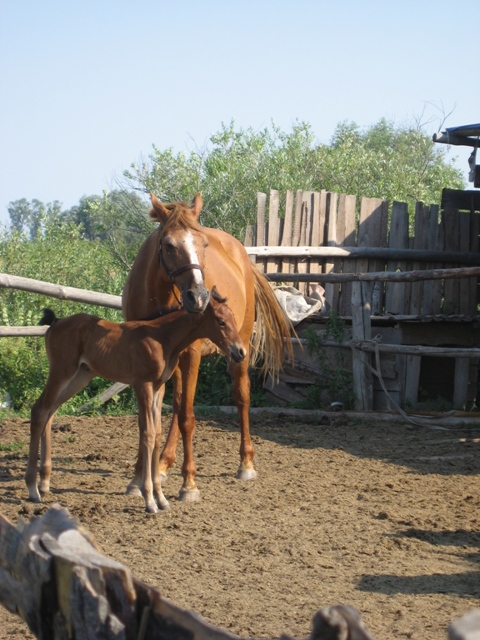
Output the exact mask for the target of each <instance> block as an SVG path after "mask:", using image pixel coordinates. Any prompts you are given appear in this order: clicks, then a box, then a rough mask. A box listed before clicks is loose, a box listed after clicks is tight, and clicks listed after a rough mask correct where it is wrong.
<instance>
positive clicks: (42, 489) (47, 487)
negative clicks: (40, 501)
mask: <svg viewBox="0 0 480 640" xmlns="http://www.w3.org/2000/svg"><path fill="white" fill-rule="evenodd" d="M38 489H39V491H40V493H41V494H45V493H50V483H48V484H42V483H40V484H39V486H38Z"/></svg>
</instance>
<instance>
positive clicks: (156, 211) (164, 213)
mask: <svg viewBox="0 0 480 640" xmlns="http://www.w3.org/2000/svg"><path fill="white" fill-rule="evenodd" d="M150 198H151V200H152V208H151V209H150V212H149V216H150V218H151V219H152V220H155V222H165V221H166V219H167V218H168V216H169V215H170V212H169V210H168V209H167V207H165V206H164V205H163V204H162V203H161V202H160V200H159V199H158V198H157V196H156V195H155V194H154V193H151V194H150Z"/></svg>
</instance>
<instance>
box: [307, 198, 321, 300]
mask: <svg viewBox="0 0 480 640" xmlns="http://www.w3.org/2000/svg"><path fill="white" fill-rule="evenodd" d="M311 203H312V214H311V221H312V229H311V236H310V246H311V247H318V246H320V193H318V192H317V191H316V192H314V193H313V194H312V200H311ZM309 268H310V273H321V266H320V260H319V259H318V257H312V258H310V266H309ZM307 293H308V294H309V295H310V293H311V286H309V287H308V291H307Z"/></svg>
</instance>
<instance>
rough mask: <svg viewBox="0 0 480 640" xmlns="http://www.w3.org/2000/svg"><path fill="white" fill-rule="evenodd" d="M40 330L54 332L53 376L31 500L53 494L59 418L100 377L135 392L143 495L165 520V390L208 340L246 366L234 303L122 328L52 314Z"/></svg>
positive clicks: (39, 415)
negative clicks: (181, 362)
mask: <svg viewBox="0 0 480 640" xmlns="http://www.w3.org/2000/svg"><path fill="white" fill-rule="evenodd" d="M40 324H49V325H51V326H50V328H49V329H48V331H47V333H46V334H45V346H46V350H47V356H48V361H49V365H50V369H49V374H48V380H47V384H46V386H45V389H44V390H43V392H42V394H41V395H40V397H39V399H38V400H37V401H36V402H35V404H34V405H33V407H32V412H31V424H30V450H29V456H28V465H27V470H26V473H25V482H26V484H27V487H28V495H29V499H30V500H32V501H33V502H40V501H41V498H40V493H46V492H48V491H49V489H50V475H51V471H52V461H51V442H50V440H51V426H52V420H53V416H54V414H55V412H56V411H57V409H58V408H59V407H60V406H61V405H62V404H63V403H64V402H66V401H67V400H68V399H69V398H71V397H72V396H74V395H75V394H76V393H77V392H78V391H80V390H81V389H83V388H84V387H85V386H86V385H87V384H88V383H89V382H90V380H92V379H93V378H94V377H95V376H97V375H98V376H101V377H103V378H107V379H108V380H113V381H115V382H123V383H125V384H129V385H131V386H132V388H133V390H134V391H135V395H136V397H137V402H138V427H139V432H140V458H141V462H140V465H141V481H140V490H141V492H142V495H143V497H144V499H145V504H146V510H147V511H148V512H149V513H157V512H158V508H160V509H169V503H168V501H167V499H166V498H165V496H164V495H163V492H162V487H161V483H160V473H159V457H160V440H161V421H160V417H161V409H162V401H163V395H164V391H165V383H166V381H167V380H168V379H169V378H170V376H171V375H172V373H173V371H174V369H175V367H176V366H177V363H178V359H179V356H180V353H181V352H182V351H183V350H184V349H185V348H186V347H188V346H189V345H190V344H191V343H192V342H194V341H195V340H198V339H204V338H208V339H209V340H211V342H213V343H214V344H215V345H216V346H217V347H218V348H219V349H220V351H221V352H222V353H223V354H224V355H226V356H227V357H228V358H230V359H231V360H232V361H233V362H235V363H239V362H241V361H242V360H244V359H245V357H246V355H247V350H246V348H245V345H244V343H243V341H242V339H241V337H240V335H239V333H238V329H237V325H236V323H235V318H234V316H233V312H232V310H231V309H230V307H229V306H228V305H227V304H226V298H222V297H221V296H220V295H219V293H218V291H217V290H216V288H215V287H213V288H212V291H211V295H210V302H209V304H208V305H207V306H206V308H205V311H204V312H203V313H194V314H191V313H187V312H186V311H185V310H181V309H178V308H177V310H174V311H170V312H168V313H167V314H166V315H161V316H159V317H156V318H154V319H151V320H138V321H135V320H134V321H130V322H122V323H117V322H110V321H108V320H101V319H99V318H97V317H95V316H92V315H89V314H86V313H79V314H77V315H74V316H70V317H68V318H56V317H55V314H54V313H53V311H50V310H48V309H46V310H45V312H44V317H43V318H42V320H41V321H40ZM40 442H41V456H40V485H39V487H38V488H37V460H38V449H39V444H40ZM39 489H40V492H39Z"/></svg>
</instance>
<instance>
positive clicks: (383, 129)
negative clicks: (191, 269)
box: [125, 119, 464, 240]
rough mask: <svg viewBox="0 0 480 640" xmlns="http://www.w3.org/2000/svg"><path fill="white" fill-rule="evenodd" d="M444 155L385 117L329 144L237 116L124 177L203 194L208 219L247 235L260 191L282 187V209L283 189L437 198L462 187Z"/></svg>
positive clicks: (296, 129)
mask: <svg viewBox="0 0 480 640" xmlns="http://www.w3.org/2000/svg"><path fill="white" fill-rule="evenodd" d="M446 153H447V150H446V149H445V148H442V147H441V146H440V145H435V144H434V143H433V141H432V139H431V134H430V133H429V132H428V133H427V132H425V131H424V130H423V129H422V127H421V126H420V125H404V126H395V125H394V124H393V123H391V122H388V121H387V120H385V119H382V120H380V121H379V122H378V123H376V124H375V125H373V126H372V127H370V128H368V129H366V130H365V131H362V130H361V129H360V128H359V127H358V126H357V125H356V124H355V123H348V122H345V123H340V124H339V125H338V126H337V128H336V130H335V132H334V135H333V137H332V140H331V143H330V144H329V145H325V144H321V143H319V142H317V141H315V138H314V135H313V132H312V129H311V126H310V125H309V124H308V123H305V122H296V123H295V124H294V125H293V127H292V130H291V131H290V132H284V131H281V130H280V129H279V128H278V127H276V126H275V125H274V124H272V126H271V127H270V128H265V129H262V130H261V131H254V130H253V129H251V128H249V129H239V130H236V129H235V126H234V122H233V121H232V122H231V123H230V124H229V125H225V124H223V125H222V128H221V129H220V131H219V132H218V133H215V134H214V135H212V137H211V138H210V141H209V144H208V145H207V147H206V148H205V149H204V150H202V151H192V152H190V153H189V154H186V153H177V154H176V153H174V151H173V150H172V149H167V150H164V151H161V150H160V149H158V148H157V147H155V146H154V147H153V153H152V154H151V155H150V158H149V162H144V163H142V164H141V165H137V164H132V165H131V168H130V170H129V171H126V172H125V178H126V179H127V180H128V181H129V184H130V186H132V185H135V186H136V187H137V188H141V189H143V190H145V191H146V192H150V191H153V192H154V193H155V194H156V195H157V196H158V197H159V198H160V199H161V200H163V201H165V202H171V201H175V200H185V199H187V198H191V197H192V196H193V195H194V194H195V193H196V192H197V191H201V192H202V194H203V200H204V210H203V213H202V222H203V224H204V225H206V226H211V227H217V228H221V229H223V230H225V231H227V232H229V233H231V234H232V235H234V236H236V237H237V238H239V239H240V240H243V238H244V234H245V228H246V226H247V224H252V223H254V219H255V214H256V193H257V192H258V191H262V192H265V193H268V192H269V191H270V189H277V190H278V191H280V195H281V197H280V203H281V206H282V205H283V203H284V201H285V192H286V191H287V190H296V189H303V190H312V191H320V190H322V189H326V190H328V191H335V192H338V193H346V194H352V195H355V196H357V198H358V199H359V200H360V198H361V197H364V196H365V197H379V198H382V199H385V200H389V201H393V200H397V201H400V202H407V203H409V204H413V203H414V202H415V201H416V200H421V201H423V202H426V203H427V204H434V203H439V200H440V197H441V191H442V188H444V187H451V188H463V187H464V181H463V178H462V174H461V171H460V170H459V169H457V168H455V167H453V166H452V165H451V164H449V163H448V162H447V161H446ZM412 211H413V208H412ZM280 213H282V212H280Z"/></svg>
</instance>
